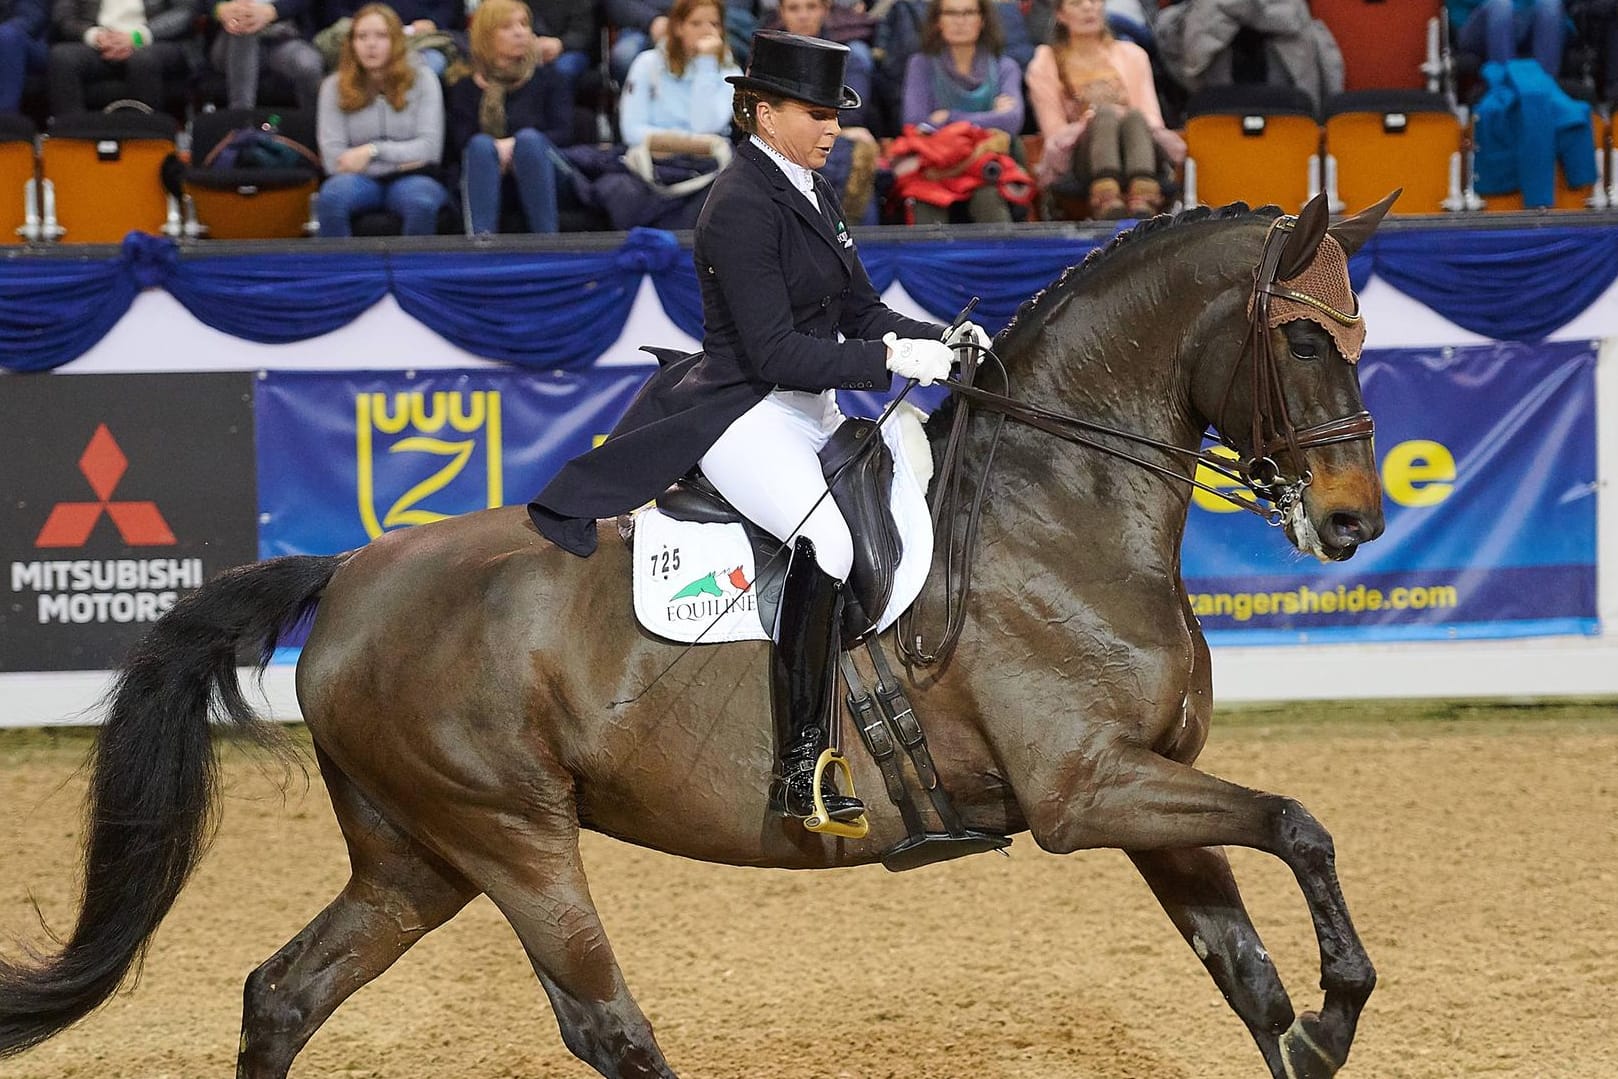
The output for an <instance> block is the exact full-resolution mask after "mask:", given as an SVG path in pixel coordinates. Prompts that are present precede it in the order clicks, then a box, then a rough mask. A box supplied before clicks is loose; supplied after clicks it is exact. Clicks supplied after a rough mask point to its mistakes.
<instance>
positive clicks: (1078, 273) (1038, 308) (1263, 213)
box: [1002, 202, 1281, 347]
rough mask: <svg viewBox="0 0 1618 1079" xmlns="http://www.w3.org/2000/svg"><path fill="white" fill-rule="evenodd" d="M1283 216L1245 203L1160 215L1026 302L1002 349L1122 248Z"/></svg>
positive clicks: (1105, 246) (1067, 271)
mask: <svg viewBox="0 0 1618 1079" xmlns="http://www.w3.org/2000/svg"><path fill="white" fill-rule="evenodd" d="M1280 216H1281V208H1280V207H1278V206H1262V207H1259V208H1258V209H1256V210H1255V209H1252V208H1250V207H1249V206H1248V205H1247V204H1246V203H1245V202H1233V203H1231V204H1230V205H1228V206H1220V207H1217V208H1214V207H1208V206H1196V207H1193V208H1191V209H1189V210H1181V211H1180V212H1179V213H1177V214H1158V215H1157V216H1156V217H1149V218H1147V219H1146V220H1145V221H1142V222H1141V223H1140V224H1138V225H1136V226H1135V227H1134V228H1131V229H1126V230H1125V231H1123V232H1120V233H1118V234H1117V235H1116V236H1114V237H1113V238H1112V239H1111V240H1109V241H1108V242H1107V243H1105V244H1102V245H1101V246H1100V247H1097V248H1095V249H1094V250H1092V251H1091V252H1090V253H1089V254H1088V255H1086V256H1084V260H1083V261H1082V262H1078V263H1075V264H1074V265H1072V266H1069V267H1068V268H1067V269H1065V270H1063V271H1062V275H1061V276H1060V277H1058V278H1057V279H1056V280H1055V281H1053V282H1051V283H1050V284H1049V285H1047V286H1045V287H1044V288H1042V289H1040V290H1039V291H1038V292H1036V293H1034V295H1033V296H1031V297H1030V298H1029V299H1027V300H1025V301H1023V303H1022V304H1021V305H1020V306H1019V307H1018V308H1017V313H1016V314H1015V315H1013V316H1012V319H1011V321H1010V322H1009V323H1007V324H1006V328H1005V331H1004V335H1003V338H1002V340H1003V342H1004V344H1003V345H1002V347H1005V346H1006V345H1010V344H1011V343H1012V342H1014V341H1015V340H1016V338H1017V337H1019V336H1020V335H1021V334H1022V333H1023V332H1026V331H1027V330H1028V328H1029V327H1032V326H1039V325H1041V324H1043V322H1044V321H1045V315H1046V310H1047V308H1051V307H1059V306H1061V305H1062V304H1063V303H1066V302H1067V301H1068V300H1069V299H1071V298H1072V297H1073V294H1074V293H1075V292H1077V291H1078V289H1079V288H1080V286H1081V285H1083V284H1084V283H1085V282H1086V281H1088V280H1089V279H1090V278H1091V277H1093V276H1094V275H1095V272H1096V268H1097V267H1098V266H1101V265H1103V264H1106V263H1107V259H1108V257H1109V256H1111V255H1112V253H1113V252H1115V251H1117V250H1118V249H1119V248H1121V247H1135V246H1138V245H1139V244H1140V242H1141V241H1142V240H1143V239H1145V238H1147V237H1151V236H1156V235H1158V234H1160V233H1163V232H1166V231H1168V230H1169V229H1172V228H1174V227H1175V226H1178V225H1188V224H1196V223H1197V222H1201V221H1227V220H1238V219H1241V218H1246V217H1253V218H1258V219H1261V220H1266V221H1273V220H1274V219H1275V218H1277V217H1280Z"/></svg>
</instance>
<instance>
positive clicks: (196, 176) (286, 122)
mask: <svg viewBox="0 0 1618 1079" xmlns="http://www.w3.org/2000/svg"><path fill="white" fill-rule="evenodd" d="M272 120H273V121H274V122H275V123H276V125H277V130H278V133H279V134H281V135H282V136H284V137H285V138H287V139H290V140H292V141H293V142H295V143H298V144H299V145H301V146H304V147H306V148H309V149H310V151H311V153H313V152H314V151H313V147H314V146H315V119H314V114H313V112H312V111H309V110H299V109H269V108H259V109H221V110H219V111H217V112H206V113H201V114H199V115H198V116H197V118H196V120H195V122H194V123H193V124H192V128H191V154H192V161H193V165H192V167H190V168H188V169H186V170H185V192H186V194H187V195H189V196H190V197H191V203H192V206H193V207H194V208H195V210H196V217H197V222H198V223H199V224H201V225H203V226H205V227H206V228H207V235H209V236H211V237H212V238H214V239H216V240H249V239H257V240H262V239H285V238H293V237H298V236H301V235H303V231H304V226H305V225H306V224H307V223H308V221H309V200H310V199H311V198H312V197H313V196H314V194H315V191H316V190H317V189H318V188H319V186H320V175H319V173H318V172H314V171H310V170H309V169H304V168H291V169H281V168H232V169H226V170H220V169H214V168H209V167H206V165H205V164H204V163H205V162H206V161H207V159H208V157H209V155H210V154H211V152H212V151H213V150H214V148H215V147H217V146H218V145H219V143H220V142H221V141H223V140H224V139H225V138H227V137H228V136H229V135H230V134H231V132H233V131H236V130H238V129H240V128H244V127H255V126H258V125H260V124H264V123H269V122H272Z"/></svg>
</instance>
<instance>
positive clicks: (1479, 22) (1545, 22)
mask: <svg viewBox="0 0 1618 1079" xmlns="http://www.w3.org/2000/svg"><path fill="white" fill-rule="evenodd" d="M1565 33H1566V19H1565V18H1564V16H1563V13H1562V0H1534V3H1533V6H1532V7H1531V8H1526V9H1524V8H1516V7H1514V6H1513V5H1512V0H1484V3H1483V5H1482V6H1481V7H1479V8H1478V9H1477V10H1475V11H1473V12H1472V14H1471V15H1469V16H1468V17H1467V20H1466V22H1465V23H1464V24H1463V25H1462V26H1461V32H1460V37H1459V43H1460V46H1461V51H1462V52H1469V53H1475V54H1477V55H1479V56H1482V57H1483V58H1484V60H1499V61H1501V62H1502V63H1503V62H1505V61H1506V60H1514V59H1516V57H1517V51H1518V50H1519V49H1523V48H1526V50H1527V51H1528V52H1529V54H1530V55H1532V56H1533V58H1534V59H1535V60H1537V61H1539V66H1540V67H1542V68H1544V69H1545V70H1546V71H1547V72H1548V73H1549V74H1550V76H1551V78H1553V79H1554V78H1556V76H1557V75H1558V74H1559V73H1560V72H1561V70H1562V39H1563V36H1564V34H1565Z"/></svg>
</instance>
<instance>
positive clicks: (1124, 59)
mask: <svg viewBox="0 0 1618 1079" xmlns="http://www.w3.org/2000/svg"><path fill="white" fill-rule="evenodd" d="M951 2H954V0H951ZM1051 39H1052V40H1051V44H1049V45H1041V46H1040V47H1039V48H1038V49H1035V50H1034V59H1033V61H1032V62H1031V63H1030V64H1029V65H1028V101H1029V104H1031V105H1032V106H1033V107H1034V116H1035V118H1036V119H1037V120H1038V121H1039V130H1040V133H1041V134H1042V135H1044V136H1045V148H1044V152H1043V154H1042V156H1041V157H1040V161H1039V168H1038V169H1037V170H1036V178H1037V179H1038V180H1039V182H1040V184H1041V185H1042V186H1044V185H1048V184H1050V183H1051V182H1052V181H1054V180H1056V179H1057V178H1058V177H1060V176H1062V175H1065V174H1068V173H1071V174H1072V175H1073V176H1074V177H1075V178H1076V179H1077V180H1078V181H1079V182H1080V183H1081V184H1084V185H1088V188H1089V196H1090V214H1091V216H1092V217H1102V218H1119V217H1126V216H1128V217H1147V216H1150V215H1151V214H1154V213H1156V212H1157V211H1158V210H1160V209H1161V208H1162V205H1163V190H1162V187H1161V186H1160V185H1159V182H1158V155H1159V153H1162V154H1163V155H1164V156H1166V157H1167V158H1168V159H1169V160H1171V161H1173V162H1174V163H1175V164H1178V163H1179V162H1181V161H1183V160H1184V159H1185V142H1184V140H1182V139H1181V138H1180V137H1179V136H1178V135H1177V134H1175V133H1174V132H1172V131H1170V130H1168V129H1167V128H1165V127H1164V126H1163V113H1162V110H1161V109H1160V107H1159V106H1158V103H1157V87H1156V86H1155V85H1154V84H1153V82H1152V67H1151V63H1150V61H1149V60H1148V59H1147V57H1146V52H1145V50H1144V49H1142V48H1141V47H1140V46H1139V45H1134V44H1131V43H1130V42H1127V41H1119V40H1117V39H1116V38H1114V37H1113V36H1112V34H1111V32H1109V31H1108V29H1107V24H1106V20H1105V18H1104V16H1103V5H1102V0H1062V5H1061V7H1060V8H1058V9H1057V12H1056V25H1055V27H1054V29H1053V30H1052V33H1051Z"/></svg>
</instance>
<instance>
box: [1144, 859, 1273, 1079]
mask: <svg viewBox="0 0 1618 1079" xmlns="http://www.w3.org/2000/svg"><path fill="white" fill-rule="evenodd" d="M1129 857H1130V859H1131V860H1132V861H1134V863H1135V868H1136V869H1138V870H1140V875H1141V877H1142V878H1144V879H1145V881H1146V883H1147V885H1148V886H1149V887H1150V888H1151V889H1152V894H1153V895H1155V896H1157V901H1158V902H1159V903H1161V904H1162V905H1163V910H1164V911H1165V912H1166V913H1167V914H1168V916H1169V920H1170V921H1172V922H1173V923H1174V927H1175V928H1176V929H1178V930H1179V931H1180V935H1181V936H1183V937H1184V938H1185V940H1186V943H1187V944H1189V945H1191V950H1192V951H1194V952H1196V953H1197V958H1198V959H1200V960H1202V965H1203V966H1204V967H1206V968H1207V970H1208V973H1209V975H1211V976H1212V977H1213V980H1214V984H1215V985H1217V986H1218V987H1219V992H1220V993H1222V994H1223V995H1224V998H1225V1002H1226V1003H1227V1004H1229V1005H1230V1007H1231V1010H1232V1011H1234V1012H1235V1013H1236V1014H1237V1015H1238V1016H1239V1017H1240V1018H1241V1020H1242V1022H1243V1023H1245V1024H1247V1030H1248V1032H1249V1033H1250V1034H1252V1036H1253V1041H1254V1042H1256V1043H1257V1044H1258V1048H1259V1052H1261V1053H1263V1054H1264V1063H1265V1064H1267V1065H1269V1068H1270V1074H1271V1076H1273V1077H1274V1079H1286V1076H1287V1072H1286V1065H1285V1063H1284V1062H1283V1060H1282V1051H1281V1036H1282V1035H1283V1034H1285V1033H1286V1031H1287V1028H1288V1027H1290V1026H1291V1025H1292V1021H1293V1018H1294V1016H1293V1011H1292V1001H1291V1000H1290V999H1289V998H1288V997H1287V991H1286V987H1285V986H1284V985H1282V984H1281V976H1280V975H1279V974H1278V973H1276V970H1275V964H1274V963H1273V962H1271V961H1270V955H1269V953H1268V952H1267V951H1266V950H1265V948H1264V942H1263V941H1262V940H1261V939H1259V935H1258V930H1257V929H1255V928H1254V927H1253V921H1252V919H1251V918H1249V917H1248V914H1247V908H1246V906H1245V905H1244V904H1243V903H1242V896H1241V892H1240V890H1238V889H1237V887H1236V878H1235V877H1234V876H1232V874H1231V871H1230V860H1229V859H1228V858H1226V857H1225V852H1224V851H1223V850H1220V849H1219V848H1217V847H1197V848H1194V849H1191V850H1154V851H1131V852H1130V854H1129Z"/></svg>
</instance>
